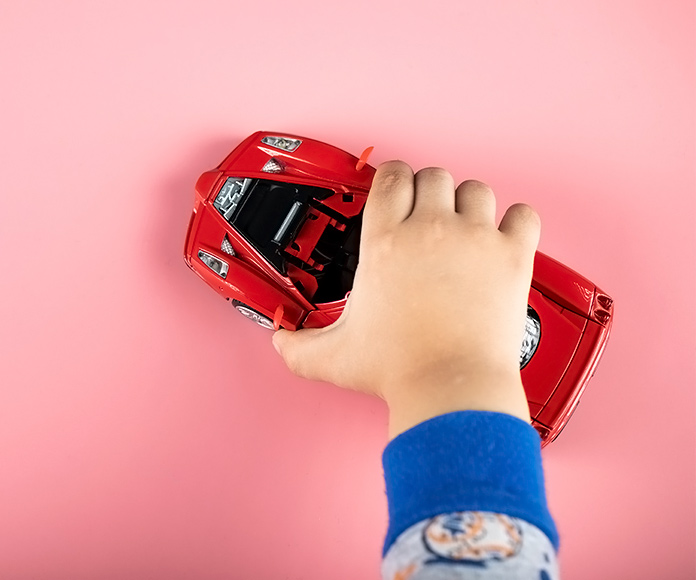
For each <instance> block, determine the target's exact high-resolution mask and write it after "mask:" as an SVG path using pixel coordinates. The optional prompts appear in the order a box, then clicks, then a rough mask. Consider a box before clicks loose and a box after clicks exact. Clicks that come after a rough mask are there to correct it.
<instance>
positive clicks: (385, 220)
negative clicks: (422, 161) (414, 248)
mask: <svg viewBox="0 0 696 580" xmlns="http://www.w3.org/2000/svg"><path fill="white" fill-rule="evenodd" d="M413 182H414V177H413V169H411V167H410V166H409V165H408V164H406V163H404V162H403V161H398V160H395V161H385V162H384V163H382V164H381V165H379V166H378V167H377V170H376V171H375V176H374V179H373V180H372V187H371V188H370V193H369V195H368V196H367V201H366V202H365V209H364V214H363V225H362V233H361V236H362V237H366V238H372V237H375V236H378V235H379V234H380V232H383V231H384V230H387V229H391V228H393V227H394V226H396V225H398V224H400V223H401V222H402V221H404V220H405V219H406V218H407V217H408V216H409V215H410V214H411V211H412V210H413V200H414V185H413Z"/></svg>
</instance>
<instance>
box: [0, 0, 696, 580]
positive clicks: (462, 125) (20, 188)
mask: <svg viewBox="0 0 696 580" xmlns="http://www.w3.org/2000/svg"><path fill="white" fill-rule="evenodd" d="M694 18H695V14H694V5H693V3H691V2H686V1H680V2H669V3H663V2H657V1H651V2H650V1H640V2H635V1H633V2H629V1H626V0H623V1H616V2H609V3H607V2H600V1H599V0H590V1H589V2H588V1H582V2H581V1H579V0H572V1H568V2H551V1H548V0H543V1H540V2H534V3H526V4H525V3H515V2H485V3H482V2H472V1H469V0H467V1H465V2H460V1H458V0H449V1H446V2H439V1H434V2H428V3H426V4H424V5H422V6H421V5H418V4H414V5H413V6H412V7H409V6H408V5H406V4H404V3H403V2H383V3H372V2H366V1H360V2H350V3H330V2H320V1H319V0H306V1H300V2H293V3H288V2H279V1H276V0H270V1H268V2H263V3H253V2H247V3H234V2H212V1H204V2H177V1H175V2H167V3H165V2H155V1H150V2H143V1H142V0H141V1H138V2H133V1H123V0H122V1H119V2H88V1H86V0H82V1H80V0H75V1H71V2H60V3H58V2H48V1H45V2H12V3H10V2H5V3H3V7H2V8H1V9H0V65H1V67H2V79H3V83H2V84H3V87H2V93H1V94H2V107H0V126H1V127H2V137H0V139H1V142H2V145H1V147H2V151H1V152H0V153H1V158H2V165H1V166H0V167H1V171H2V188H3V192H2V196H1V197H0V204H1V205H0V219H1V220H2V223H1V224H0V236H1V238H0V241H1V242H2V247H3V249H4V258H3V272H4V274H3V279H2V280H3V281H2V286H1V290H0V292H1V298H2V300H1V306H0V307H1V308H2V312H1V316H2V318H1V320H2V331H1V337H2V338H1V340H2V345H1V347H2V348H1V352H2V354H1V356H2V361H1V362H2V386H1V389H0V578H2V579H13V580H15V579H16V580H24V579H29V578H32V579H34V580H43V579H51V580H61V579H71V580H78V579H99V580H101V579H122V578H138V579H142V578H152V579H160V578H162V579H164V578H167V579H170V580H171V579H194V578H195V579H202V578H205V579H217V578H220V579H222V578H225V579H228V578H235V579H236V578H239V579H242V578H255V579H271V578H292V579H299V578H302V579H307V580H313V579H323V578H333V579H338V580H342V579H349V578H350V579H353V578H365V579H377V578H379V563H380V550H381V544H382V540H383V537H384V533H385V531H386V523H387V512H386V498H385V495H384V487H383V480H382V469H381V452H382V450H383V448H384V445H385V443H386V437H387V431H386V422H387V414H386V408H385V407H384V406H383V403H382V402H381V401H379V400H377V399H372V398H369V397H366V396H363V395H359V394H356V393H352V392H344V391H341V390H339V389H338V388H335V387H332V386H329V385H324V384H317V383H311V382H306V381H302V380H300V379H296V378H294V377H292V376H291V375H290V374H289V372H288V371H287V370H286V369H285V368H284V366H283V364H282V363H281V361H280V360H279V359H278V358H277V356H276V354H275V352H274V351H273V349H272V346H271V343H270V334H269V333H268V332H265V331H264V330H263V329H261V328H258V327H256V326H253V325H252V324H250V323H248V322H247V321H246V320H244V319H242V318H241V316H238V315H237V314H236V313H235V312H234V311H233V310H232V309H231V307H230V306H229V304H227V303H225V302H224V301H223V300H221V299H220V298H219V297H218V296H216V295H215V294H214V293H213V292H212V291H211V290H210V289H209V288H207V287H206V286H205V285H204V284H203V283H202V282H201V281H200V280H198V279H197V278H196V277H195V276H194V275H193V274H192V273H191V272H190V271H189V270H188V269H187V268H186V266H185V265H184V262H183V259H182V244H183V238H184V233H185V228H186V224H187V220H188V217H189V212H190V210H191V205H192V201H193V184H194V182H195V180H196V178H197V177H198V175H199V173H200V172H201V171H203V170H205V169H207V168H210V167H213V166H214V165H216V164H217V163H218V162H219V161H221V160H222V158H223V157H224V156H225V155H226V154H227V153H228V152H229V151H230V150H231V149H232V147H233V146H234V145H235V144H236V143H237V142H238V141H239V140H241V139H242V138H243V137H245V136H247V135H248V134H250V133H252V132H253V131H255V130H258V129H268V130H273V131H276V130H277V131H288V132H292V133H298V134H305V135H307V136H310V137H314V138H317V139H321V140H324V141H327V142H329V143H332V144H334V145H337V146H339V147H342V148H344V149H346V150H348V151H350V152H352V153H354V154H359V153H360V152H361V151H362V150H363V148H364V147H366V146H368V145H375V151H374V153H373V156H372V158H371V163H373V164H375V165H376V164H378V163H380V162H382V161H385V160H387V159H393V158H400V159H404V160H406V161H407V162H409V163H410V164H411V165H412V166H413V167H414V168H415V169H419V168H422V167H425V166H428V165H440V166H444V167H446V168H448V169H449V170H450V171H451V172H452V173H453V175H454V177H455V179H456V180H457V181H458V182H459V181H462V180H464V179H467V178H477V179H480V180H483V181H486V182H488V183H489V184H491V185H492V186H493V188H494V190H495V191H496V194H497V196H498V202H499V207H498V215H499V218H500V217H501V216H502V212H503V211H504V209H505V208H507V207H508V206H509V205H510V204H512V203H514V202H516V201H526V202H528V203H530V204H532V205H533V206H534V207H535V208H536V209H537V210H538V211H539V213H540V215H541V217H542V220H543V233H542V240H541V244H540V250H541V251H543V252H545V253H547V254H549V255H551V256H553V257H555V258H557V259H559V260H561V261H562V262H564V263H565V264H567V265H569V266H570V267H572V268H574V269H576V270H577V271H578V272H580V273H582V274H583V275H585V276H587V277H588V278H590V279H591V280H593V281H594V282H596V283H597V284H598V285H599V286H600V287H601V288H603V289H604V290H606V291H607V292H608V293H609V294H610V295H611V296H612V297H614V298H615V300H616V320H615V324H614V329H613V333H612V337H611V339H610V342H609V346H608V348H607V350H606V353H605V356H604V359H603V360H602V362H601V364H600V366H599V368H598V370H597V374H596V375H595V378H594V379H593V381H592V382H591V384H590V386H589V388H588V390H587V392H586V394H585V395H584V398H583V400H582V403H581V405H580V407H579V409H578V411H577V412H576V414H575V416H574V417H573V419H572V421H571V422H570V424H569V425H568V427H567V428H566V430H565V431H564V432H563V434H562V435H561V437H560V438H559V439H558V441H557V442H556V443H554V444H552V445H551V446H550V447H549V448H547V449H546V450H545V451H544V457H545V465H546V474H547V484H548V490H549V501H550V504H551V508H552V512H553V513H554V515H555V517H556V519H557V523H558V526H559V528H560V531H561V537H562V548H561V553H560V558H561V569H562V572H563V577H564V578H565V579H566V580H574V579H587V578H631V579H633V580H641V579H652V578H670V579H674V580H680V579H686V578H693V577H694V546H695V545H696V537H695V535H694V508H695V506H694V489H695V488H696V485H695V481H694V457H695V454H694V408H695V401H694V379H695V378H696V377H695V372H694V347H695V346H696V344H695V340H694V336H695V335H696V333H695V332H694V315H695V312H694V289H695V274H694V260H695V258H696V257H695V256H694V223H693V218H694V210H695V207H694V199H695V195H694V194H695V187H694V161H695V137H694V135H695V131H694V130H695V115H694V103H695V102H696V71H695V69H694V54H696V43H695V42H694V31H695V30H694V29H695V26H694Z"/></svg>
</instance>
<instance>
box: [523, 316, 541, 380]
mask: <svg viewBox="0 0 696 580" xmlns="http://www.w3.org/2000/svg"><path fill="white" fill-rule="evenodd" d="M540 339H541V320H540V319H539V315H538V314H537V313H536V312H535V311H534V309H533V308H532V307H531V306H529V305H527V322H526V323H525V325H524V338H523V339H522V348H520V369H523V368H524V367H525V366H526V364H527V363H528V362H529V361H530V360H531V358H532V357H533V356H534V353H535V352H536V349H537V347H538V346H539V340H540Z"/></svg>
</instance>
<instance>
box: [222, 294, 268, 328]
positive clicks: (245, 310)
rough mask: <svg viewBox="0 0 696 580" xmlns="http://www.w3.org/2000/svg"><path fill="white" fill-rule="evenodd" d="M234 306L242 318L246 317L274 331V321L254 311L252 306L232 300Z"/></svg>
mask: <svg viewBox="0 0 696 580" xmlns="http://www.w3.org/2000/svg"><path fill="white" fill-rule="evenodd" d="M232 306H234V307H235V308H236V309H237V310H238V311H239V312H240V313H241V314H242V316H246V317H247V318H248V319H249V320H253V321H254V322H255V323H256V324H258V325H260V326H263V327H264V328H267V329H268V330H274V328H273V321H272V320H271V319H270V318H268V316H264V315H263V314H261V313H260V312H259V311H258V310H254V309H253V308H252V307H251V306H247V305H246V304H244V302H240V301H239V300H232Z"/></svg>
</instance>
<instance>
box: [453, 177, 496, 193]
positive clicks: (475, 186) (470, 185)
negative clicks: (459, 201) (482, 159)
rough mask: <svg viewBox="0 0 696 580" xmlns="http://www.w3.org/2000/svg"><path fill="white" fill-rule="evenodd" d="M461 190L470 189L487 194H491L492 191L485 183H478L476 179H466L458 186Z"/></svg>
mask: <svg viewBox="0 0 696 580" xmlns="http://www.w3.org/2000/svg"><path fill="white" fill-rule="evenodd" d="M459 187H461V188H462V189H471V190H473V191H483V192H488V193H493V189H492V188H491V186H490V185H488V184H487V183H484V182H483V181H479V180H478V179H467V180H466V181H462V182H461V184H460V185H459Z"/></svg>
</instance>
